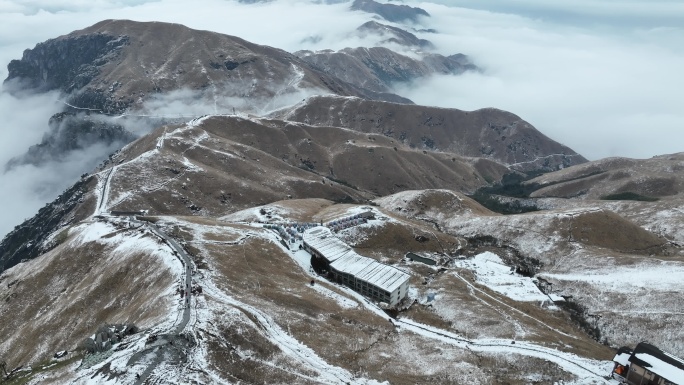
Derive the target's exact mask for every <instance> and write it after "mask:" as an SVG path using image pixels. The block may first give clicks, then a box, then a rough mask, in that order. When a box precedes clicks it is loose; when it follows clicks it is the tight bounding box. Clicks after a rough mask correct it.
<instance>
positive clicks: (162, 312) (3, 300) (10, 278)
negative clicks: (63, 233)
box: [0, 230, 175, 369]
mask: <svg viewBox="0 0 684 385" xmlns="http://www.w3.org/2000/svg"><path fill="white" fill-rule="evenodd" d="M72 232H74V234H73V235H71V236H70V239H69V240H67V241H66V242H64V243H63V244H62V245H61V246H59V247H57V248H55V249H53V250H52V251H50V252H48V253H46V254H44V255H42V256H41V257H39V258H37V259H34V260H31V261H28V262H25V263H22V264H19V265H17V266H15V267H13V268H12V269H9V270H6V271H4V272H3V273H2V275H0V283H1V284H0V357H2V359H3V360H5V361H7V364H8V369H11V368H14V367H17V366H20V365H30V364H35V363H36V362H39V361H42V360H46V359H48V358H51V357H52V355H53V354H54V353H55V352H57V351H60V350H69V351H72V350H74V349H75V348H76V347H77V345H78V344H79V343H80V342H81V341H82V340H83V339H85V338H86V337H90V336H91V335H92V334H94V333H95V331H96V330H97V328H98V327H99V326H101V325H102V324H104V323H105V322H108V323H123V322H132V323H135V324H137V325H138V326H139V327H142V328H146V327H152V326H155V325H156V324H158V323H159V322H160V321H162V320H163V319H164V317H165V316H166V313H167V311H168V308H169V307H172V306H173V303H172V299H169V298H164V297H163V296H162V294H161V293H163V292H164V291H165V289H166V288H167V287H169V286H170V285H172V284H173V282H174V280H175V277H174V275H173V272H171V271H170V270H169V269H168V268H167V267H165V265H164V264H163V263H160V261H159V260H158V257H155V256H153V255H149V254H147V253H145V252H133V253H121V252H115V251H114V249H115V247H112V245H111V244H110V245H105V244H102V243H99V242H96V241H93V242H86V243H82V242H80V241H75V238H77V237H78V236H79V234H80V233H79V231H75V230H74V231H72ZM123 234H127V232H124V233H123ZM130 235H131V236H134V237H135V236H138V235H137V234H136V233H135V232H131V233H130Z"/></svg>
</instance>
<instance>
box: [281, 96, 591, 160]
mask: <svg viewBox="0 0 684 385" xmlns="http://www.w3.org/2000/svg"><path fill="white" fill-rule="evenodd" d="M274 116H277V117H279V118H282V119H287V120H294V121H298V122H303V123H305V124H310V125H315V126H333V127H345V128H349V129H352V130H356V131H360V132H366V133H373V134H382V135H384V136H387V137H389V138H392V139H394V140H396V141H398V142H401V143H403V144H405V145H407V146H409V147H411V148H416V149H420V150H436V151H445V152H452V153H455V154H460V155H462V156H468V157H478V158H487V159H491V160H495V161H497V162H499V163H503V164H506V165H509V166H511V167H512V168H513V169H518V170H537V169H542V170H547V171H551V170H557V169H559V168H561V167H567V166H571V165H575V164H580V163H583V162H586V159H584V158H583V157H582V156H581V155H579V154H577V153H576V152H574V151H573V150H571V149H569V148H567V147H565V146H563V145H561V144H560V143H557V142H555V141H553V140H551V139H549V138H548V137H546V136H544V135H543V134H542V133H540V132H539V131H537V129H535V128H534V127H533V126H532V125H531V124H529V123H527V122H525V121H524V120H522V119H521V118H519V117H518V116H516V115H514V114H511V113H509V112H505V111H501V110H497V109H493V108H487V109H482V110H477V111H461V110H457V109H445V108H436V107H424V106H410V105H399V104H393V103H384V102H371V101H365V100H363V99H358V98H342V97H334V96H316V97H311V98H308V99H307V100H305V101H304V102H302V103H300V104H298V105H296V106H294V107H292V108H290V109H286V110H283V111H280V112H277V113H276V114H274Z"/></svg>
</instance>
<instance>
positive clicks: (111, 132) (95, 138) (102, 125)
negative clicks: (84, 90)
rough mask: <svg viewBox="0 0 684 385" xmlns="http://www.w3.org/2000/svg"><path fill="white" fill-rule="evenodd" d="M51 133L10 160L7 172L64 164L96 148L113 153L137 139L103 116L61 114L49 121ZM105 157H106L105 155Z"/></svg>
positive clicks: (72, 113)
mask: <svg viewBox="0 0 684 385" xmlns="http://www.w3.org/2000/svg"><path fill="white" fill-rule="evenodd" d="M48 124H49V126H50V130H49V131H48V132H47V133H46V134H45V135H44V136H43V139H42V140H41V142H40V143H39V144H36V145H33V146H31V147H30V148H29V149H28V151H27V152H26V153H25V154H23V155H21V156H19V157H17V158H13V159H11V160H10V161H9V162H8V163H7V165H6V166H5V167H6V169H11V168H14V167H16V166H18V165H22V164H33V165H37V166H39V165H42V164H44V163H47V162H51V161H61V160H63V159H64V158H65V157H66V156H67V155H68V154H69V153H71V152H72V151H75V150H82V149H85V148H88V147H90V146H93V145H95V144H99V145H103V146H105V148H108V149H111V151H114V150H116V149H119V148H121V147H123V146H124V145H125V144H126V143H130V142H131V141H133V140H134V139H135V138H136V136H135V135H133V134H132V133H130V132H129V131H127V130H126V129H125V128H124V127H123V126H121V125H119V124H114V123H111V122H109V121H107V120H105V119H103V118H102V116H101V115H86V114H84V113H78V114H77V113H74V112H62V113H58V114H55V115H54V116H52V118H51V119H50V121H49V123H48ZM102 155H103V157H104V156H105V155H106V154H102Z"/></svg>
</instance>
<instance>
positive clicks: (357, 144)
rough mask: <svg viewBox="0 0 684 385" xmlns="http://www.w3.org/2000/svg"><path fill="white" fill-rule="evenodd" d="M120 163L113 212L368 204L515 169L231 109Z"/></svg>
mask: <svg viewBox="0 0 684 385" xmlns="http://www.w3.org/2000/svg"><path fill="white" fill-rule="evenodd" d="M113 161H114V164H115V166H114V167H113V170H114V171H113V173H112V178H111V180H112V185H113V187H112V191H113V193H114V194H113V196H112V197H111V198H110V202H109V203H110V205H111V208H112V209H117V210H125V209H139V208H149V209H150V210H152V212H155V213H165V214H182V215H186V214H192V213H195V214H199V213H201V214H202V215H226V214H228V213H230V212H231V211H235V210H238V209H243V208H247V207H251V206H254V205H255V204H266V203H269V202H272V201H278V200H282V199H288V198H313V197H317V198H322V199H327V200H331V201H337V202H342V201H347V202H365V201H367V200H368V199H371V198H374V197H377V196H382V195H387V194H390V193H394V192H397V191H402V190H406V189H416V188H448V189H453V190H457V191H474V190H475V189H477V188H478V187H481V186H483V185H485V184H486V183H487V182H486V181H487V180H492V179H494V180H496V179H498V178H500V177H501V175H502V174H503V173H504V172H505V170H506V168H505V167H503V166H499V168H498V170H494V172H495V173H494V174H482V173H481V172H479V171H478V170H477V169H476V168H475V167H474V166H473V163H474V162H473V160H471V159H467V158H463V157H461V156H457V155H454V154H449V153H444V152H427V151H418V150H415V149H411V148H407V147H406V146H404V145H402V144H401V143H398V142H397V141H395V140H393V139H392V138H388V137H385V136H382V135H376V134H364V133H359V132H355V131H351V130H346V129H342V128H335V127H315V126H308V125H304V124H299V123H291V122H283V121H277V120H252V119H244V118H238V117H230V116H216V117H211V118H207V119H204V120H202V121H201V123H198V124H194V125H189V126H187V127H186V126H181V127H167V128H164V129H159V130H157V131H156V132H155V135H153V136H148V137H145V138H143V139H141V140H140V141H138V142H135V143H133V144H132V145H130V146H129V147H128V148H126V149H125V150H124V151H122V152H121V153H120V154H117V155H116V157H115V158H113ZM117 164H120V165H117ZM485 171H490V170H485Z"/></svg>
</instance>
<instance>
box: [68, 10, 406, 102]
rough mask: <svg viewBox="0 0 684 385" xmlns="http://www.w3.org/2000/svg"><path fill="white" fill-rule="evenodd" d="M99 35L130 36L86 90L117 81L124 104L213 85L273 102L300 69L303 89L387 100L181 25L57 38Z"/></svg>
mask: <svg viewBox="0 0 684 385" xmlns="http://www.w3.org/2000/svg"><path fill="white" fill-rule="evenodd" d="M96 34H106V35H111V36H117V37H118V36H125V37H127V38H128V39H129V41H128V42H127V44H126V45H125V46H124V47H123V48H122V51H121V52H120V54H118V55H117V57H116V58H115V59H114V60H110V61H109V62H107V63H106V64H104V65H102V66H101V67H100V68H99V71H100V72H99V74H98V76H97V77H95V78H94V79H93V80H92V81H91V82H89V84H87V85H86V88H91V89H95V90H98V91H106V90H108V89H109V87H110V86H111V85H112V84H115V83H116V84H118V86H117V87H114V88H115V89H114V90H113V92H112V96H113V97H115V98H118V99H120V100H121V101H122V102H123V103H125V104H128V103H133V104H138V103H140V102H141V101H142V100H145V99H146V98H147V97H148V96H149V95H151V94H155V93H164V92H168V91H172V90H179V89H183V88H188V89H192V90H203V89H205V88H206V87H209V86H211V85H218V86H219V87H218V89H219V92H220V93H222V94H223V96H234V97H239V98H270V97H273V96H274V95H275V94H276V93H282V92H283V91H285V92H287V91H292V90H293V89H292V88H291V87H290V88H288V87H286V84H288V81H289V80H291V79H295V78H296V77H297V76H298V74H297V71H302V72H303V77H302V78H301V81H300V82H299V84H296V86H297V85H298V86H300V87H301V88H312V89H319V90H322V91H323V92H329V93H335V94H340V95H357V96H363V97H382V96H381V95H380V94H376V93H372V92H367V91H365V90H362V89H359V88H358V87H355V86H352V85H350V84H347V83H345V82H343V81H340V80H338V79H336V78H334V77H332V76H330V75H327V74H325V73H324V72H322V71H320V70H318V69H316V68H314V67H312V66H311V65H309V64H308V63H306V62H304V61H302V60H300V59H299V58H297V57H296V56H294V55H292V54H290V53H288V52H285V51H283V50H280V49H276V48H272V47H268V46H263V45H258V44H254V43H250V42H248V41H245V40H243V39H240V38H238V37H234V36H229V35H223V34H219V33H215V32H210V31H200V30H194V29H191V28H188V27H185V26H183V25H180V24H171V23H162V22H135V21H130V20H104V21H101V22H99V23H97V24H95V25H93V26H90V27H88V28H85V29H82V30H79V31H75V32H72V33H71V34H68V35H65V36H62V37H59V38H58V39H62V40H65V39H71V38H76V37H79V36H84V35H96ZM117 82H118V83H117ZM385 96H387V97H390V99H389V100H395V101H407V100H406V99H402V98H399V97H397V96H393V97H391V95H385ZM222 107H224V108H228V107H230V106H227V105H224V106H222ZM233 107H234V106H233Z"/></svg>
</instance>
